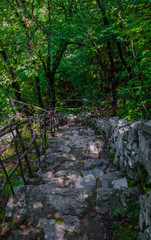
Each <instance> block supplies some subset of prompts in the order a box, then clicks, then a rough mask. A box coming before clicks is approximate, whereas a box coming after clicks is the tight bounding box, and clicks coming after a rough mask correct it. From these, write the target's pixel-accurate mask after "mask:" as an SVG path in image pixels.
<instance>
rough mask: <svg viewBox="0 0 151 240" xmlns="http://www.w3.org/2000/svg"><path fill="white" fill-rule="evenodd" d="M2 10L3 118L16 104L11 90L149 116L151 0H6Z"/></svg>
mask: <svg viewBox="0 0 151 240" xmlns="http://www.w3.org/2000/svg"><path fill="white" fill-rule="evenodd" d="M0 12H1V15H0V23H1V31H0V72H1V76H0V118H1V121H2V120H3V119H4V118H6V117H9V116H11V114H13V112H14V110H13V108H12V105H11V103H10V99H9V97H8V96H9V94H10V96H11V97H12V98H13V99H15V100H18V101H22V102H25V103H28V104H32V105H35V106H40V107H42V108H45V109H50V108H51V109H54V108H55V107H56V108H63V107H81V104H82V102H80V101H78V100H80V99H83V98H85V99H87V100H89V101H92V102H94V103H95V104H98V106H100V107H102V108H103V111H104V112H106V114H107V115H112V116H113V115H119V116H120V117H121V118H125V119H127V120H130V119H132V118H133V119H139V118H150V115H151V94H150V93H151V1H149V0H148V1H147V0H133V1H132V0H124V1H121V0H112V1H109V0H103V1H101V0H96V1H95V0H94V1H93V0H4V1H1V2H0ZM70 100H73V101H70ZM15 106H16V108H17V109H18V111H20V108H21V106H20V105H19V104H17V103H15ZM89 107H92V108H93V107H94V104H92V105H91V103H89ZM28 110H29V111H30V110H31V109H30V107H29V109H28Z"/></svg>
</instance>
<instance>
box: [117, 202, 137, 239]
mask: <svg viewBox="0 0 151 240" xmlns="http://www.w3.org/2000/svg"><path fill="white" fill-rule="evenodd" d="M139 211H140V205H139V204H138V203H137V202H134V201H132V200H130V201H129V202H128V204H127V206H126V208H125V218H124V219H123V217H121V219H122V220H120V209H115V210H114V212H113V214H114V215H115V216H118V217H119V220H118V221H117V222H116V223H115V224H114V228H115V238H114V239H115V240H119V239H122V240H136V239H137V237H138V232H139V226H138V218H139Z"/></svg>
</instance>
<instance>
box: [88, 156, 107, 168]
mask: <svg viewBox="0 0 151 240" xmlns="http://www.w3.org/2000/svg"><path fill="white" fill-rule="evenodd" d="M108 164H109V161H108V160H107V159H91V158H90V159H86V160H85V162H84V168H85V170H90V169H94V168H98V167H99V168H100V170H101V169H105V168H106V167H107V165H108Z"/></svg>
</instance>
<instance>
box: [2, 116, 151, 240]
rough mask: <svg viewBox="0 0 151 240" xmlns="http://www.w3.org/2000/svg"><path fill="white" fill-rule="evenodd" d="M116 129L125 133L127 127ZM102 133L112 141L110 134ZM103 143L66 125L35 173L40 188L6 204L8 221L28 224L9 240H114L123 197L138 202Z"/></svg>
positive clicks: (21, 191) (25, 189) (26, 189)
mask: <svg viewBox="0 0 151 240" xmlns="http://www.w3.org/2000/svg"><path fill="white" fill-rule="evenodd" d="M60 117H61V116H60ZM65 120H66V119H63V120H62V122H64V121H65ZM113 122H114V125H116V124H117V123H118V120H117V119H115V120H114V121H113ZM118 124H119V127H123V126H124V127H126V122H119V123H118ZM106 132H107V134H108V135H110V129H106ZM120 134H122V136H123V133H120ZM115 137H116V136H115ZM103 139H104V138H103V136H102V135H99V136H96V135H95V132H94V131H93V130H92V128H90V127H84V126H81V125H80V124H77V125H74V126H71V127H70V126H68V125H65V126H63V127H62V129H61V130H60V131H59V132H57V133H56V135H55V137H50V138H49V139H48V146H47V147H48V149H47V152H46V155H45V156H42V157H41V165H40V166H41V170H40V171H39V173H38V174H39V176H40V177H41V179H42V183H41V184H39V185H36V186H34V185H28V186H18V187H16V188H15V193H16V195H17V198H18V199H19V200H18V201H17V202H15V201H14V200H13V198H12V197H11V198H10V199H9V202H8V204H7V209H6V219H7V220H11V219H12V218H13V216H14V214H17V215H18V216H20V218H23V219H26V221H27V222H28V224H27V226H28V227H27V229H24V230H16V231H12V232H11V234H10V236H9V238H8V240H12V239H13V240H18V239H20V240H23V239H26V240H29V239H35V240H36V239H46V240H47V239H48V240H92V239H93V240H104V239H106V240H111V239H114V234H113V233H114V227H113V222H114V214H113V212H114V210H115V209H117V208H119V209H121V212H122V209H123V207H124V206H125V204H126V199H127V196H129V197H131V198H137V194H136V192H137V190H136V191H134V190H133V189H131V188H129V187H128V184H127V180H126V178H124V177H123V176H122V174H121V172H120V171H117V170H116V169H115V168H114V167H113V166H112V164H111V163H110V161H109V160H108V158H107V150H106V143H105V142H104V140H103ZM121 148H122V145H121ZM35 164H37V163H35ZM148 207H149V208H150V205H149V204H148ZM148 231H149V230H148Z"/></svg>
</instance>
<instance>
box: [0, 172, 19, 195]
mask: <svg viewBox="0 0 151 240" xmlns="http://www.w3.org/2000/svg"><path fill="white" fill-rule="evenodd" d="M10 172H11V169H10V170H9V171H7V174H9V173H10ZM2 177H3V180H5V179H6V176H5V173H4V172H3V171H2ZM10 180H11V184H12V186H13V188H14V187H16V186H19V185H23V183H20V178H19V175H18V171H16V172H15V173H14V174H13V175H12V176H11V179H10ZM3 191H4V193H5V194H7V195H8V196H9V195H11V189H10V185H9V184H8V183H7V185H6V187H5V189H4V190H3Z"/></svg>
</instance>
